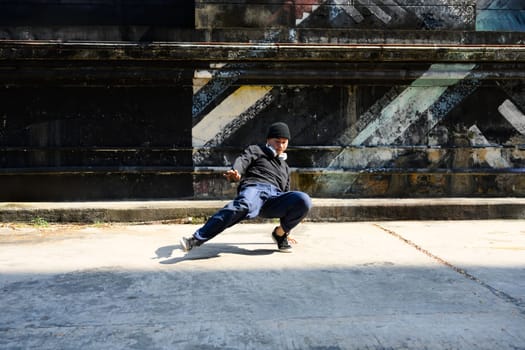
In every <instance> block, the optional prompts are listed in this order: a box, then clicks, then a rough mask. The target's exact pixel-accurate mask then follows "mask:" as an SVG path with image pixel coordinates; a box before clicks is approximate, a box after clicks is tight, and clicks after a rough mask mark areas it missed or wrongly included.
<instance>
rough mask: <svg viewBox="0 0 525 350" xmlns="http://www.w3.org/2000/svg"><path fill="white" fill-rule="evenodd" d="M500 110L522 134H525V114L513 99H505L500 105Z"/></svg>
mask: <svg viewBox="0 0 525 350" xmlns="http://www.w3.org/2000/svg"><path fill="white" fill-rule="evenodd" d="M498 111H499V112H500V113H501V115H502V116H504V117H505V119H507V121H508V122H509V123H511V124H512V126H513V127H514V128H516V130H518V132H519V133H520V134H522V135H525V114H523V113H522V112H521V111H520V110H519V109H518V107H516V105H515V104H514V103H512V101H511V100H508V99H507V100H505V102H503V103H502V104H501V105H500V106H499V107H498Z"/></svg>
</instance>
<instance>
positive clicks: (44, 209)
mask: <svg viewBox="0 0 525 350" xmlns="http://www.w3.org/2000/svg"><path fill="white" fill-rule="evenodd" d="M226 203H228V201H224V200H173V201H115V202H13V203H9V202H0V222H31V221H33V220H35V219H39V220H44V221H47V222H81V223H108V222H151V221H168V222H179V223H180V222H183V223H187V222H192V221H202V220H204V219H206V218H207V217H209V216H211V215H213V214H214V213H215V212H216V211H217V210H218V209H220V208H222V207H223V206H224V205H226ZM313 204H314V205H313V208H312V210H311V212H310V213H309V215H308V217H307V220H308V221H314V222H315V221H332V222H333V221H335V222H344V221H370V220H468V219H471V220H475V219H478V220H481V219H525V198H382V199H381V198H364V199H335V198H314V199H313Z"/></svg>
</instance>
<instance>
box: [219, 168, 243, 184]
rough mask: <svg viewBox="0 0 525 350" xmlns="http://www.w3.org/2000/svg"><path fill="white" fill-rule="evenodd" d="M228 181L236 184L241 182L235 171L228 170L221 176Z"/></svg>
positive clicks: (239, 175)
mask: <svg viewBox="0 0 525 350" xmlns="http://www.w3.org/2000/svg"><path fill="white" fill-rule="evenodd" d="M222 176H224V177H225V178H226V179H228V181H233V182H238V181H240V180H241V174H239V172H238V171H237V170H233V169H230V170H228V171H227V172H225V173H224V174H222Z"/></svg>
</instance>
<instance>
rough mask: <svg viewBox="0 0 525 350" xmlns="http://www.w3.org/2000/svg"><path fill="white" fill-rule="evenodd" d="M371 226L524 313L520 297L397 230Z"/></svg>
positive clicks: (524, 306)
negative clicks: (471, 272)
mask: <svg viewBox="0 0 525 350" xmlns="http://www.w3.org/2000/svg"><path fill="white" fill-rule="evenodd" d="M373 226H375V227H377V228H379V229H380V230H382V231H384V232H386V233H388V234H389V235H391V236H393V237H396V238H397V239H399V240H401V241H403V242H404V243H406V244H408V245H409V246H411V247H413V248H415V249H416V250H418V251H420V252H421V253H423V254H425V255H426V256H428V257H430V258H431V259H433V260H435V261H437V262H438V263H440V264H441V265H444V266H446V267H448V268H450V269H452V270H453V271H455V272H457V273H458V274H460V275H461V276H463V277H465V278H467V279H469V280H471V281H474V282H476V283H477V284H479V285H480V286H482V287H484V288H486V289H488V290H489V291H490V292H491V293H492V294H494V295H495V296H496V297H498V298H499V299H501V300H503V301H505V302H507V303H510V304H512V305H514V306H516V307H517V308H518V309H519V312H520V314H522V315H525V301H524V300H521V299H520V298H515V297H513V296H511V295H509V294H507V293H505V292H504V291H502V290H499V289H497V288H495V287H493V286H491V285H490V284H488V283H487V282H485V281H483V280H481V279H479V278H478V277H476V276H474V275H472V274H470V273H469V272H467V271H466V270H465V269H462V268H461V267H458V266H456V265H454V264H452V263H450V262H448V261H446V260H445V259H443V258H441V257H439V256H437V255H435V254H433V253H432V252H430V251H429V250H427V249H425V248H423V247H421V246H420V245H418V244H417V243H415V242H413V241H411V240H409V239H407V238H405V237H403V236H402V235H401V234H399V233H397V232H395V231H393V230H390V229H388V228H386V227H383V226H381V225H380V224H373Z"/></svg>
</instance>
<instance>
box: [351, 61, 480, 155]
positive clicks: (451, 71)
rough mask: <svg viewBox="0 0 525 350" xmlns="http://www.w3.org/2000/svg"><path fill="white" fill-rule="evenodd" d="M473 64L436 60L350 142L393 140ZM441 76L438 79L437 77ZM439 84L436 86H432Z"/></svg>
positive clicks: (353, 143) (471, 67) (355, 143)
mask: <svg viewBox="0 0 525 350" xmlns="http://www.w3.org/2000/svg"><path fill="white" fill-rule="evenodd" d="M474 67H475V65H473V64H434V65H432V66H431V67H430V69H429V70H428V71H427V72H425V73H424V74H423V75H422V76H421V77H420V78H419V79H417V80H415V81H414V82H413V83H412V84H411V85H410V86H409V87H408V88H407V89H405V90H404V91H403V92H402V93H401V94H399V95H398V96H397V97H396V98H395V99H394V100H393V101H392V102H391V103H390V104H389V105H388V106H386V107H385V108H384V109H383V110H382V111H381V113H380V115H379V116H378V117H377V118H376V119H375V120H373V121H372V122H371V123H370V124H368V125H367V126H366V127H365V128H364V129H363V130H362V131H361V132H360V133H359V134H358V135H357V136H356V137H355V138H354V139H353V140H352V142H351V144H352V145H354V146H355V145H361V144H363V143H365V142H366V143H367V144H368V145H379V144H387V143H390V142H394V141H395V140H396V139H397V138H398V137H399V136H401V135H403V133H404V132H405V131H406V130H407V129H408V128H409V127H410V125H411V124H413V123H414V122H415V121H416V120H417V119H418V118H420V116H421V113H423V112H424V111H426V110H427V109H428V108H429V107H430V106H432V105H433V104H434V103H435V102H436V101H437V100H438V99H439V97H440V96H441V95H442V94H443V93H444V92H445V91H446V90H447V88H448V87H449V86H451V85H454V84H456V83H457V82H458V81H460V80H461V79H463V78H465V77H466V76H467V75H468V74H469V73H470V71H471V70H472V69H473V68H474ZM438 77H439V79H437V78H438ZM433 85H437V86H433Z"/></svg>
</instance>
